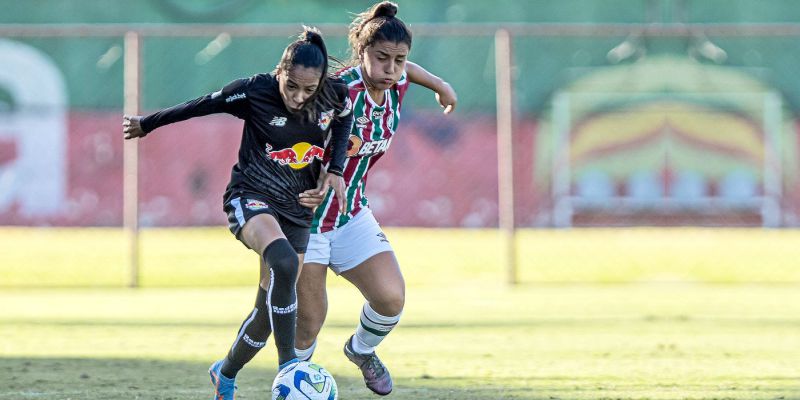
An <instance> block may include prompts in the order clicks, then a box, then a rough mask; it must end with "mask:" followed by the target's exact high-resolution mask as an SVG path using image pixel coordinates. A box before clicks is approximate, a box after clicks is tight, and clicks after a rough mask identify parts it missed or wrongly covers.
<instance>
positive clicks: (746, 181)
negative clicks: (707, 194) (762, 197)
mask: <svg viewBox="0 0 800 400" xmlns="http://www.w3.org/2000/svg"><path fill="white" fill-rule="evenodd" d="M719 195H720V197H723V198H726V199H730V200H745V199H750V198H752V197H755V196H757V195H758V181H757V179H756V176H755V174H753V173H752V172H750V171H746V170H742V169H737V170H733V171H731V172H729V173H727V174H726V175H725V176H723V177H722V180H720V183H719Z"/></svg>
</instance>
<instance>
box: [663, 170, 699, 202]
mask: <svg viewBox="0 0 800 400" xmlns="http://www.w3.org/2000/svg"><path fill="white" fill-rule="evenodd" d="M707 194H708V192H707V189H706V178H705V177H704V176H703V175H702V174H700V173H699V172H697V171H678V172H677V173H676V174H675V180H674V181H673V182H672V186H671V187H670V193H669V195H670V197H672V198H674V199H676V200H697V199H700V198H703V197H705V196H706V195H707Z"/></svg>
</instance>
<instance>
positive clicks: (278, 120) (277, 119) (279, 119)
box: [269, 117, 286, 126]
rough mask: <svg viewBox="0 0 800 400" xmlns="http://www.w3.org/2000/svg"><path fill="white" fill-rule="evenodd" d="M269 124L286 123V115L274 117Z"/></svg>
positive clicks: (281, 124)
mask: <svg viewBox="0 0 800 400" xmlns="http://www.w3.org/2000/svg"><path fill="white" fill-rule="evenodd" d="M269 124H270V125H272V126H284V125H286V117H272V121H269Z"/></svg>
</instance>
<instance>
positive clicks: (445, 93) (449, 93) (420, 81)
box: [406, 61, 458, 114]
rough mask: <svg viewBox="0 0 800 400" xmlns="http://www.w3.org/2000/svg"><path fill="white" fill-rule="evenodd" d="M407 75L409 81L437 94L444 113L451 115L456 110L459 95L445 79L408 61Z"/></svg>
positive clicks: (437, 99)
mask: <svg viewBox="0 0 800 400" xmlns="http://www.w3.org/2000/svg"><path fill="white" fill-rule="evenodd" d="M406 75H407V76H408V81H409V82H411V83H416V84H417V85H420V86H424V87H426V88H428V89H430V90H433V91H434V93H436V101H438V102H439V104H440V105H441V106H442V107H443V108H444V113H445V114H449V113H450V112H452V111H453V110H455V108H456V103H457V102H458V95H456V91H455V90H453V87H452V86H450V84H449V83H447V82H445V81H444V79H442V78H440V77H438V76H436V75H434V74H432V73H430V72H428V71H427V70H426V69H425V68H422V67H421V66H419V65H418V64H415V63H413V62H411V61H406Z"/></svg>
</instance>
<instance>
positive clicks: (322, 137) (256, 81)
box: [141, 74, 353, 226]
mask: <svg viewBox="0 0 800 400" xmlns="http://www.w3.org/2000/svg"><path fill="white" fill-rule="evenodd" d="M330 83H331V84H333V85H334V88H335V92H336V94H337V97H338V99H337V100H339V101H340V104H341V105H342V106H341V108H340V109H331V110H323V111H322V112H321V113H320V115H319V116H318V118H317V119H315V120H314V121H309V120H308V118H307V117H306V116H305V115H304V114H301V113H292V112H290V111H289V110H287V109H286V106H285V105H284V104H283V100H282V99H281V95H280V92H279V91H278V80H277V79H276V78H275V76H274V75H272V74H258V75H254V76H252V77H250V78H244V79H238V80H235V81H233V82H231V83H229V84H228V85H227V86H225V87H224V88H222V90H219V91H217V92H214V93H211V94H208V95H205V96H202V97H198V98H197V99H194V100H191V101H187V102H185V103H183V104H179V105H176V106H173V107H170V108H168V109H165V110H162V111H159V112H156V113H154V114H151V115H148V116H147V117H144V118H142V120H141V126H142V130H144V132H150V131H152V130H154V129H156V128H158V127H160V126H163V125H167V124H170V123H173V122H178V121H183V120H186V119H189V118H192V117H197V116H201V115H208V114H214V113H228V114H231V115H234V116H236V117H238V118H241V119H243V120H244V121H245V122H244V130H243V132H242V142H241V145H240V147H239V160H238V163H237V164H236V165H234V166H233V171H232V172H231V181H230V183H229V184H228V188H227V191H226V196H228V195H231V194H233V193H256V194H261V195H264V196H267V198H269V199H271V204H270V206H271V207H273V208H274V209H275V210H276V211H277V212H279V213H280V214H281V215H283V216H285V217H286V218H288V219H290V220H291V221H293V222H295V223H297V224H299V225H301V226H310V222H311V217H312V213H311V209H309V208H307V207H303V206H301V205H300V204H299V203H298V194H300V193H302V192H303V191H305V190H308V189H312V188H314V187H316V184H317V177H318V176H319V171H320V165H321V160H322V158H323V155H324V153H325V148H326V145H327V140H328V139H329V140H330V141H331V147H332V156H333V158H334V160H335V161H332V162H331V164H330V166H329V167H328V170H329V171H332V172H335V173H338V174H341V171H342V166H343V164H344V160H345V157H346V152H347V139H348V135H349V132H350V127H351V125H352V118H353V116H352V113H351V112H350V108H351V107H350V100H349V97H348V95H347V86H346V85H345V84H344V82H342V81H339V80H332V81H330Z"/></svg>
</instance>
